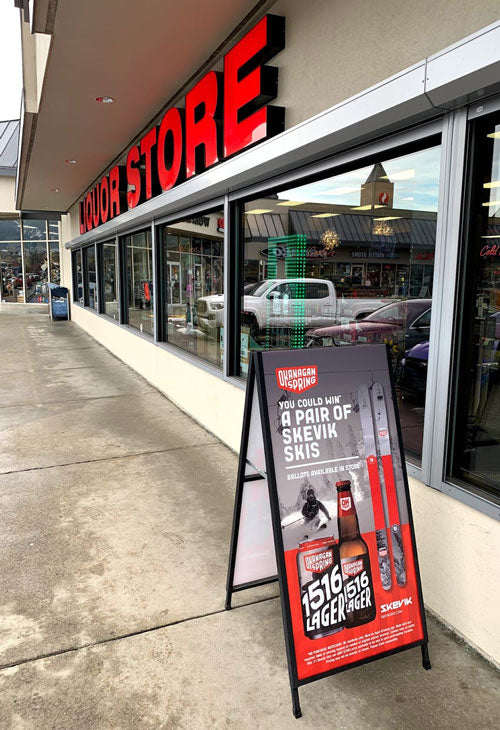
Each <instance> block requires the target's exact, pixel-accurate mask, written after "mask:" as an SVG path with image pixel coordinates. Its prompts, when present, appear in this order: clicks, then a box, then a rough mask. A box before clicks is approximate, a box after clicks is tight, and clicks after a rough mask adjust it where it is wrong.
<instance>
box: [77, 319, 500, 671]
mask: <svg viewBox="0 0 500 730" xmlns="http://www.w3.org/2000/svg"><path fill="white" fill-rule="evenodd" d="M72 319H73V320H74V321H75V322H76V323H77V324H79V325H80V326H81V327H82V328H83V329H84V330H86V331H87V332H88V333H89V334H90V335H92V337H94V338H95V339H96V340H97V341H98V342H100V343H101V344H102V345H104V346H105V347H106V348H107V349H108V350H110V351H111V352H112V353H113V354H114V355H116V356H117V357H119V358H120V360H123V362H125V363H127V365H129V366H130V367H132V368H133V369H134V370H136V371H137V372H138V373H140V374H141V375H142V376H143V377H144V378H146V380H147V381H148V382H150V383H151V384H152V385H153V386H155V387H156V388H158V390H160V391H161V392H162V393H164V394H165V395H166V396H168V397H169V398H170V399H171V400H172V401H173V402H174V403H176V404H177V405H178V406H179V407H180V408H181V409H182V410H184V411H186V412H187V413H188V414H189V415H191V416H192V417H193V418H194V419H195V420H196V421H198V422H199V423H200V424H201V425H202V426H204V427H205V428H206V429H207V430H209V431H210V432H212V433H213V434H215V435H216V436H217V437H218V438H220V439H221V441H223V442H224V443H226V444H227V445H228V446H229V447H230V448H231V449H233V450H235V451H238V449H239V443H240V433H241V421H242V416H243V406H244V400H245V393H244V390H242V389H241V388H238V387H237V386H234V385H232V384H231V383H228V382H226V381H224V380H223V379H222V378H219V377H217V376H216V375H213V374H212V373H210V372H207V371H206V370H203V369H201V368H199V367H197V366H196V365H193V364H191V363H190V362H187V361H186V360H184V359H182V358H180V357H177V356H176V355H175V354H172V353H171V352H169V351H167V350H165V349H163V348H161V347H158V346H155V345H154V344H153V343H152V342H150V341H148V340H147V339H146V338H145V337H141V336H138V335H137V334H135V333H134V332H131V331H129V330H128V329H127V328H126V327H120V326H117V325H116V324H115V323H114V322H112V321H111V320H108V319H106V318H105V317H102V316H97V315H96V314H94V313H93V312H91V311H89V310H86V309H83V308H82V307H79V306H73V308H72ZM410 491H411V499H412V507H413V515H414V522H415V533H416V539H417V546H418V555H419V561H420V571H421V577H422V587H423V593H424V600H425V603H426V605H427V606H428V607H429V608H430V609H431V610H432V611H433V612H434V613H435V614H437V615H438V617H440V618H441V619H442V620H443V621H444V622H445V623H446V624H448V625H449V626H450V627H451V628H452V629H454V630H455V631H456V632H457V633H458V634H460V635H461V636H462V637H463V638H465V639H466V640H467V641H468V642H469V643H471V644H472V645H473V646H474V647H475V648H477V649H478V650H479V651H480V652H481V653H482V654H483V655H484V656H486V657H487V658H488V659H490V660H491V661H493V662H494V663H496V664H497V665H500V633H499V631H498V606H499V605H500V567H499V566H500V562H499V560H498V555H499V545H500V523H498V522H497V521H496V520H494V519H492V518H490V517H487V516H485V515H483V514H481V513H480V512H477V511H476V510H474V509H472V508H471V507H467V506H466V505H464V504H462V503H461V502H458V501H457V500H455V499H453V498H452V497H449V496H447V495H445V494H442V493H441V492H438V491H436V490H434V489H431V488H430V487H427V486H426V485H425V484H423V483H422V482H420V481H418V480H416V479H410ZM430 651H431V657H432V646H431V647H430Z"/></svg>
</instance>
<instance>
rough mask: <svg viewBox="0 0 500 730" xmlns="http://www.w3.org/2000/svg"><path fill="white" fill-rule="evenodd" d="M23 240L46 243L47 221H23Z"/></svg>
mask: <svg viewBox="0 0 500 730" xmlns="http://www.w3.org/2000/svg"><path fill="white" fill-rule="evenodd" d="M23 238H24V240H25V241H46V240H47V221H31V220H26V221H23Z"/></svg>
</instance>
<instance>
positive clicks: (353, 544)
mask: <svg viewBox="0 0 500 730" xmlns="http://www.w3.org/2000/svg"><path fill="white" fill-rule="evenodd" d="M336 487H337V520H338V528H339V551H340V565H341V569H342V579H343V581H344V595H345V612H346V624H345V626H346V628H351V629H352V628H354V627H355V626H361V625H362V624H367V623H368V622H369V621H373V619H374V618H375V615H376V612H377V610H376V607H375V594H374V592H373V580H372V572H371V567H370V556H369V553H368V545H367V544H366V542H365V541H364V540H363V538H362V537H361V534H360V531H359V522H358V515H357V512H356V505H355V504H354V499H353V496H352V494H351V482H350V481H342V482H337V484H336Z"/></svg>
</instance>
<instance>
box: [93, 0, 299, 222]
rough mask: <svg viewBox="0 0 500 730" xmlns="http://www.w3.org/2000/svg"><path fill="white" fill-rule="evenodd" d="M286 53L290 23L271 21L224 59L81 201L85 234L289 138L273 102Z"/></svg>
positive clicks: (281, 113) (276, 17)
mask: <svg viewBox="0 0 500 730" xmlns="http://www.w3.org/2000/svg"><path fill="white" fill-rule="evenodd" d="M284 47H285V19H284V18H283V17H281V16H279V15H271V14H267V15H265V16H264V17H263V18H262V20H260V21H259V22H258V23H257V24H256V25H255V26H254V27H253V28H252V29H251V30H250V31H249V32H248V33H247V34H246V35H245V36H244V37H243V38H242V39H241V40H240V41H239V42H238V43H237V44H236V45H235V46H234V47H233V48H232V49H231V50H230V51H229V52H228V53H227V54H226V55H225V57H224V71H223V72H217V71H209V72H208V73H207V74H205V75H204V76H203V78H201V79H200V81H198V83H197V84H196V85H195V86H194V87H193V88H192V89H191V90H190V91H189V92H188V93H187V94H186V97H185V105H184V106H185V108H184V109H182V108H179V109H178V108H175V107H173V108H171V109H168V111H167V112H166V113H165V115H164V116H163V119H162V120H161V123H160V124H159V125H154V126H152V127H151V128H150V129H149V130H148V132H147V133H146V134H145V135H144V136H143V137H142V139H141V140H140V141H139V142H138V143H137V144H135V145H132V146H131V147H130V149H129V150H128V153H127V161H126V165H125V166H123V167H122V166H118V165H116V166H115V167H113V168H112V169H111V170H110V171H109V173H107V174H106V175H103V177H102V178H101V180H100V181H99V182H98V183H97V184H96V185H95V186H94V187H93V189H92V190H91V191H90V192H88V193H87V194H86V195H85V197H84V198H82V200H80V206H79V207H80V233H81V234H83V233H86V232H87V231H90V230H92V229H93V228H97V227H98V226H100V225H102V224H103V223H106V221H108V220H111V219H112V218H115V217H116V216H118V215H120V213H123V212H124V211H125V210H130V209H132V208H135V207H136V206H137V205H139V204H140V203H143V202H144V201H146V200H149V199H150V198H152V197H154V196H155V195H159V194H160V193H162V192H165V191H166V190H170V188H172V187H174V185H178V184H179V183H181V182H184V181H185V180H187V179H189V178H191V177H193V176H194V175H197V174H199V173H201V172H203V171H204V170H206V169H208V168H209V167H212V166H213V165H215V164H217V163H218V162H221V161H222V160H225V159H227V158H228V157H231V156H232V155H235V154H237V153H238V152H241V151H242V150H244V149H247V148H248V147H250V146H252V145H255V144H257V143H258V142H262V141H263V140H265V139H268V138H269V137H272V136H274V135H275V134H279V132H282V131H283V129H284V125H285V110H284V108H282V107H277V106H271V105H270V103H269V102H271V101H272V100H273V99H275V98H276V96H277V93H278V69H277V68H275V67H273V66H267V65H266V63H267V61H269V60H270V59H271V58H273V57H274V56H275V55H276V54H277V53H279V52H280V51H282V50H283V48H284Z"/></svg>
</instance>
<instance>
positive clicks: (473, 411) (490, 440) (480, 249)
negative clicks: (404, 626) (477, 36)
mask: <svg viewBox="0 0 500 730" xmlns="http://www.w3.org/2000/svg"><path fill="white" fill-rule="evenodd" d="M471 155H472V177H471V190H470V191H469V192H470V203H469V206H470V207H469V210H468V226H469V228H468V231H467V234H468V235H467V237H466V238H465V242H464V245H465V249H466V250H465V255H464V261H463V271H462V287H461V289H462V291H463V298H462V312H460V313H459V317H460V319H459V333H458V341H459V348H458V350H457V363H458V369H457V380H456V383H455V417H454V419H453V420H454V426H453V428H452V439H451V440H452V463H451V475H452V476H454V477H455V478H458V479H459V480H460V481H463V482H467V483H468V484H470V485H473V487H475V488H476V489H478V490H479V491H480V492H483V491H484V492H485V493H486V495H491V494H494V495H496V496H497V497H498V496H499V495H500V114H498V113H496V114H495V115H492V116H490V117H486V118H485V119H482V120H478V121H477V122H475V123H474V142H473V147H472V150H471Z"/></svg>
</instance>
